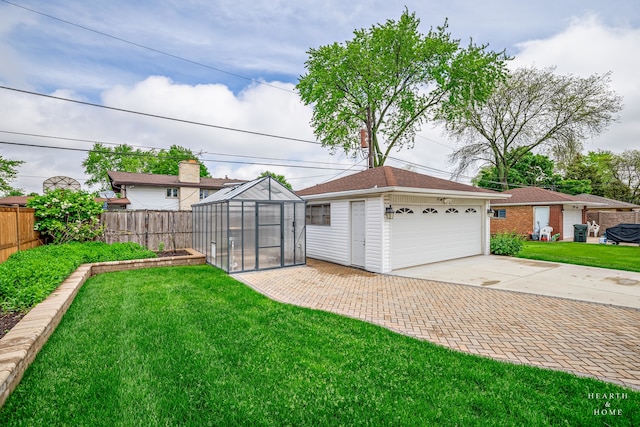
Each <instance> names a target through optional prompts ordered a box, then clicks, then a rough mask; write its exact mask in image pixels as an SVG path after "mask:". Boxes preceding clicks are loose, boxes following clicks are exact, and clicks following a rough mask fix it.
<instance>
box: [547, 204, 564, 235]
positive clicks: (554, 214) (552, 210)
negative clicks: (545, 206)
mask: <svg viewBox="0 0 640 427" xmlns="http://www.w3.org/2000/svg"><path fill="white" fill-rule="evenodd" d="M549 226H550V227H552V228H553V233H552V234H557V233H560V236H563V234H562V228H563V227H562V205H552V206H549Z"/></svg>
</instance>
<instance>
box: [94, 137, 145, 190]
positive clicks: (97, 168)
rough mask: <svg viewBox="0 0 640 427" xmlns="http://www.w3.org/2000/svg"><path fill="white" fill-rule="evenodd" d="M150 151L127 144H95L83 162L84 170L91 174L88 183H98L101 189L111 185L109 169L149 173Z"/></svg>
mask: <svg viewBox="0 0 640 427" xmlns="http://www.w3.org/2000/svg"><path fill="white" fill-rule="evenodd" d="M150 161H151V159H150V153H149V152H147V151H143V150H140V149H139V148H135V149H134V148H133V147H131V146H129V145H127V144H122V145H117V146H115V147H107V146H105V145H103V144H94V146H93V148H92V149H91V150H90V151H89V153H88V154H87V157H86V158H85V159H84V161H83V162H82V166H83V167H84V172H85V173H86V174H87V175H89V176H90V178H89V179H88V180H87V181H86V185H89V186H91V185H98V186H99V187H100V190H107V189H109V188H110V186H109V177H108V176H107V172H108V171H119V172H136V173H149V167H148V165H149V162H150Z"/></svg>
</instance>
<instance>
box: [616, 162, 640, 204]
mask: <svg viewBox="0 0 640 427" xmlns="http://www.w3.org/2000/svg"><path fill="white" fill-rule="evenodd" d="M612 166H613V175H614V178H615V179H616V180H617V181H618V182H620V183H621V184H622V185H623V186H624V187H626V188H627V189H628V191H627V195H626V197H623V198H621V199H619V200H623V201H626V202H630V203H640V150H625V151H623V152H622V153H620V154H618V155H616V156H614V157H613V165H612Z"/></svg>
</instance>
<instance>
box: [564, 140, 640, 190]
mask: <svg viewBox="0 0 640 427" xmlns="http://www.w3.org/2000/svg"><path fill="white" fill-rule="evenodd" d="M566 170H567V172H566V177H567V178H573V179H588V180H589V181H590V182H591V185H592V187H593V191H592V193H591V194H595V195H597V196H603V197H608V198H610V199H614V200H622V201H626V202H630V203H640V188H639V187H640V150H626V151H624V152H622V153H620V154H615V153H613V152H611V151H605V150H599V151H596V152H593V151H590V152H589V153H588V154H587V155H580V156H577V157H576V158H575V159H574V160H573V162H571V163H570V164H568V165H567V166H566Z"/></svg>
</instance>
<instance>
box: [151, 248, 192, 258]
mask: <svg viewBox="0 0 640 427" xmlns="http://www.w3.org/2000/svg"><path fill="white" fill-rule="evenodd" d="M156 254H157V255H158V258H165V257H170V256H184V255H189V252H187V251H183V250H177V251H163V252H156Z"/></svg>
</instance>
